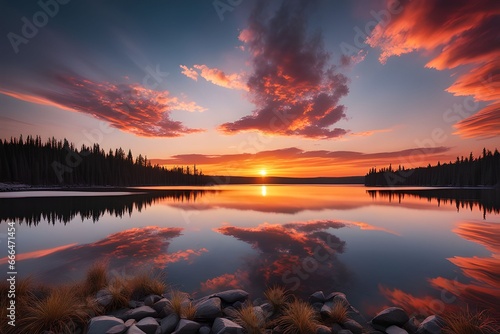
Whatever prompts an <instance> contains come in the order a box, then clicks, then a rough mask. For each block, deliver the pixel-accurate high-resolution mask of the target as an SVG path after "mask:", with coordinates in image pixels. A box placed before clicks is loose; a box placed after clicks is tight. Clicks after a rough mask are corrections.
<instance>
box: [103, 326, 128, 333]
mask: <svg viewBox="0 0 500 334" xmlns="http://www.w3.org/2000/svg"><path fill="white" fill-rule="evenodd" d="M127 329H128V326H125V325H124V324H119V325H116V326H113V327H111V328H110V329H108V331H107V332H106V334H122V333H125V332H126V331H127Z"/></svg>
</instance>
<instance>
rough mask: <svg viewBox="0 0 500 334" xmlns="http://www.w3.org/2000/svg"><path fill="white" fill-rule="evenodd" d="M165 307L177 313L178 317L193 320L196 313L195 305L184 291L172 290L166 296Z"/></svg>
mask: <svg viewBox="0 0 500 334" xmlns="http://www.w3.org/2000/svg"><path fill="white" fill-rule="evenodd" d="M167 308H168V310H169V311H171V312H173V313H175V314H177V316H178V317H179V318H185V319H188V320H193V319H194V315H195V313H196V305H193V303H192V302H191V300H189V298H188V297H187V295H186V293H184V292H181V291H178V290H172V291H170V298H168V305H167Z"/></svg>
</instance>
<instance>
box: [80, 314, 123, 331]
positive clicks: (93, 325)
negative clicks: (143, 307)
mask: <svg viewBox="0 0 500 334" xmlns="http://www.w3.org/2000/svg"><path fill="white" fill-rule="evenodd" d="M123 324H124V323H123V320H121V319H118V318H115V317H110V316H107V315H101V316H98V317H93V318H92V319H90V322H89V328H88V330H87V334H102V333H106V332H107V331H108V330H110V329H111V328H112V327H114V326H117V325H123Z"/></svg>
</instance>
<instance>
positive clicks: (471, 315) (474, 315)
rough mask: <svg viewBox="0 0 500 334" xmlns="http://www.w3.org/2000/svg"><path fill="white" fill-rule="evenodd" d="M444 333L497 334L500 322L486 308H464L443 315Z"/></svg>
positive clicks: (499, 331)
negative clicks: (475, 309) (477, 309)
mask: <svg viewBox="0 0 500 334" xmlns="http://www.w3.org/2000/svg"><path fill="white" fill-rule="evenodd" d="M443 320H444V322H445V325H444V327H443V329H442V332H443V333H444V334H498V333H500V330H499V328H500V323H499V322H498V321H497V320H495V318H494V317H492V316H491V315H490V314H489V313H488V312H487V311H486V310H483V311H471V310H469V308H468V307H467V308H466V309H465V310H460V311H456V312H451V313H449V314H446V315H444V316H443Z"/></svg>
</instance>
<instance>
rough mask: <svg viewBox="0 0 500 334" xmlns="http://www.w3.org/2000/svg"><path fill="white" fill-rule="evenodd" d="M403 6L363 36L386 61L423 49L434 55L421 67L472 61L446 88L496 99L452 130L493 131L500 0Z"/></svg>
mask: <svg viewBox="0 0 500 334" xmlns="http://www.w3.org/2000/svg"><path fill="white" fill-rule="evenodd" d="M402 7H403V8H404V9H403V11H402V13H401V14H398V15H397V16H394V17H392V18H391V21H389V22H380V23H379V24H378V25H377V26H376V27H375V28H374V29H373V31H372V33H371V35H370V36H369V37H368V38H367V40H366V42H367V43H368V44H369V45H371V46H372V47H379V48H380V49H381V50H382V52H381V55H380V58H379V59H380V61H381V62H382V63H385V62H386V61H387V59H388V58H389V57H391V56H400V55H402V54H406V53H410V52H413V51H418V50H426V51H428V54H435V56H434V57H433V58H432V59H431V60H430V61H429V62H428V63H427V64H426V67H430V68H435V69H437V70H444V69H451V68H455V67H458V66H463V65H472V66H474V68H473V69H472V70H468V71H467V72H466V73H463V74H462V75H461V76H460V77H459V78H458V79H457V80H456V81H455V83H454V84H453V85H452V86H451V87H449V88H448V91H449V92H451V93H453V94H454V95H473V96H474V97H475V99H476V100H480V101H491V100H494V101H496V103H495V104H493V105H490V106H487V107H486V108H484V109H482V110H480V111H479V112H478V113H476V114H475V115H472V116H470V117H469V118H467V119H465V120H462V121H460V122H459V123H457V124H456V125H455V127H456V128H457V130H458V131H457V134H459V135H461V136H463V137H466V138H471V137H494V136H498V135H499V134H500V121H499V117H498V114H499V107H498V103H499V100H500V97H499V95H500V86H499V84H500V71H499V65H498V62H497V61H494V60H493V59H498V58H499V57H500V49H499V48H498V47H497V45H498V32H497V30H498V26H499V24H500V16H499V15H500V4H499V3H498V2H495V1H490V0H478V1H474V2H470V1H466V0H460V1H452V2H446V1H440V0H429V1H425V2H418V1H413V2H409V1H405V2H404V3H403V4H402Z"/></svg>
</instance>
